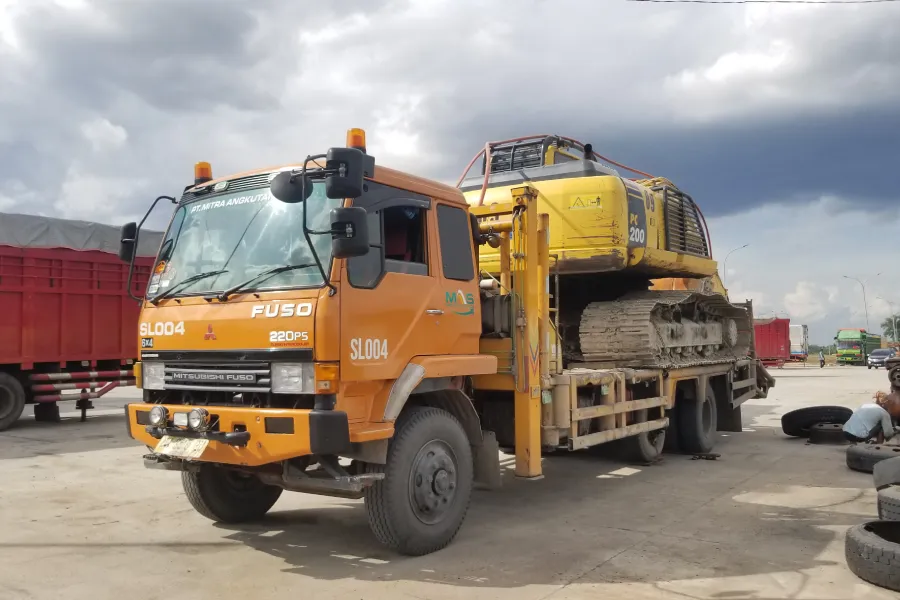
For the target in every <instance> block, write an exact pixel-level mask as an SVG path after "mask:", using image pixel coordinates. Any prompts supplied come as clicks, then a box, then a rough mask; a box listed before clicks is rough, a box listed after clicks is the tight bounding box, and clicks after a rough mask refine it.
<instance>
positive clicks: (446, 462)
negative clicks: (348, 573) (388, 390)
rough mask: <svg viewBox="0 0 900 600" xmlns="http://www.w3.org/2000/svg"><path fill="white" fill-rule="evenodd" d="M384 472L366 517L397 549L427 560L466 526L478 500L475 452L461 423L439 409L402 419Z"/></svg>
mask: <svg viewBox="0 0 900 600" xmlns="http://www.w3.org/2000/svg"><path fill="white" fill-rule="evenodd" d="M368 469H369V471H370V472H384V474H385V477H384V479H383V480H381V481H379V482H377V483H375V484H373V485H371V486H369V487H368V488H366V492H365V501H366V513H367V514H368V517H369V526H370V527H371V528H372V532H373V533H374V534H375V537H377V538H378V540H379V541H380V542H381V543H382V544H384V545H385V546H388V547H389V548H391V549H392V550H394V551H396V552H399V553H401V554H406V555H410V556H421V555H424V554H429V553H431V552H435V551H437V550H440V549H441V548H443V547H444V546H446V545H447V544H449V543H450V542H451V541H452V540H453V538H454V537H455V536H456V533H457V532H458V531H459V528H460V526H462V522H463V519H465V516H466V512H467V510H468V508H469V498H470V497H471V495H472V484H473V477H474V469H473V463H472V448H471V446H470V444H469V439H468V437H466V433H465V431H464V430H463V428H462V426H461V425H460V424H459V421H457V420H456V418H455V417H453V416H452V415H451V414H450V413H448V412H446V411H444V410H441V409H439V408H434V407H412V408H410V409H408V412H405V413H404V414H403V415H401V416H400V419H399V420H398V423H397V430H396V433H395V434H394V439H392V440H391V443H390V447H389V449H388V457H387V464H386V465H384V466H382V465H372V464H370V465H368Z"/></svg>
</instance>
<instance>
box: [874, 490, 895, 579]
mask: <svg viewBox="0 0 900 600" xmlns="http://www.w3.org/2000/svg"><path fill="white" fill-rule="evenodd" d="M878 518H879V519H881V520H882V521H900V487H897V486H891V487H887V488H884V489H883V490H881V491H879V492H878ZM897 568H898V569H900V565H897Z"/></svg>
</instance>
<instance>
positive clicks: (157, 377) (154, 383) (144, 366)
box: [141, 362, 166, 390]
mask: <svg viewBox="0 0 900 600" xmlns="http://www.w3.org/2000/svg"><path fill="white" fill-rule="evenodd" d="M141 376H142V377H143V382H142V386H143V388H144V389H145V390H161V389H163V388H164V387H165V385H166V365H164V364H163V363H161V362H144V363H141Z"/></svg>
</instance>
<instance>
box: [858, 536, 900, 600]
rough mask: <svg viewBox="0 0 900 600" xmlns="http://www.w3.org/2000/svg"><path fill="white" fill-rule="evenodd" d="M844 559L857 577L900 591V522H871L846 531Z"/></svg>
mask: <svg viewBox="0 0 900 600" xmlns="http://www.w3.org/2000/svg"><path fill="white" fill-rule="evenodd" d="M844 557H845V558H846V559H847V566H848V567H849V568H850V570H851V571H852V572H853V574H854V575H856V576H857V577H859V578H860V579H863V580H865V581H868V582H869V583H873V584H875V585H877V586H880V587H883V588H887V589H889V590H894V591H898V592H900V569H898V568H897V565H898V564H900V522H898V521H869V522H868V523H862V524H860V525H857V526H855V527H851V528H850V529H848V530H847V536H846V537H845V538H844Z"/></svg>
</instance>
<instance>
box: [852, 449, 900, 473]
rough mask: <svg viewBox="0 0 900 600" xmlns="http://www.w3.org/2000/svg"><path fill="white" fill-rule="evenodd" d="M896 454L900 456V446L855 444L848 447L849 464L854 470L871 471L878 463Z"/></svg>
mask: <svg viewBox="0 0 900 600" xmlns="http://www.w3.org/2000/svg"><path fill="white" fill-rule="evenodd" d="M895 456H900V446H880V445H879V446H876V445H874V444H854V445H852V446H850V447H849V448H847V466H848V467H850V468H851V469H853V470H854V471H860V472H862V473H871V472H872V471H873V470H874V468H875V465H876V464H878V463H879V462H881V461H883V460H886V459H888V458H894V457H895Z"/></svg>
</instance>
